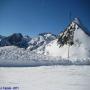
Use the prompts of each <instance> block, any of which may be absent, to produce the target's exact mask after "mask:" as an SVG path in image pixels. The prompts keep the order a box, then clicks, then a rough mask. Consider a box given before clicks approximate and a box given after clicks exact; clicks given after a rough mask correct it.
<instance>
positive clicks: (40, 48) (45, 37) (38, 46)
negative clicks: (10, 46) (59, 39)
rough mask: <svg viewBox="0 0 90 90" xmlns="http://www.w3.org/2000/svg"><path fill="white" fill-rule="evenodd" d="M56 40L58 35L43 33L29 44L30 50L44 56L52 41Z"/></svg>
mask: <svg viewBox="0 0 90 90" xmlns="http://www.w3.org/2000/svg"><path fill="white" fill-rule="evenodd" d="M54 39H56V35H54V34H51V33H41V34H39V35H38V36H37V37H34V38H32V39H31V40H30V41H29V42H28V45H29V46H28V48H27V49H28V50H30V51H33V50H34V51H36V52H37V53H40V54H43V53H44V50H45V46H46V45H47V44H48V43H50V42H51V41H52V40H54Z"/></svg>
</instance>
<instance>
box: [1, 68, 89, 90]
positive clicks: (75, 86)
mask: <svg viewBox="0 0 90 90" xmlns="http://www.w3.org/2000/svg"><path fill="white" fill-rule="evenodd" d="M0 87H18V88H19V89H14V90H90V66H41V67H12V68H11V67H0ZM12 90H13V89H12Z"/></svg>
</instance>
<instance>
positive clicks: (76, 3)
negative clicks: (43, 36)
mask: <svg viewBox="0 0 90 90" xmlns="http://www.w3.org/2000/svg"><path fill="white" fill-rule="evenodd" d="M89 9H90V0H0V35H10V34H12V33H22V34H25V35H32V36H33V35H37V34H39V33H42V32H51V33H54V34H58V33H59V32H60V31H63V30H64V28H65V27H66V26H67V25H68V24H69V12H71V13H72V18H75V17H79V18H80V20H81V21H82V23H83V24H84V26H86V28H87V29H88V30H90V10H89Z"/></svg>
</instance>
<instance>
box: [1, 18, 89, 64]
mask: <svg viewBox="0 0 90 90" xmlns="http://www.w3.org/2000/svg"><path fill="white" fill-rule="evenodd" d="M61 58H62V59H71V60H73V59H74V60H76V59H77V60H78V59H82V60H84V59H86V58H87V62H88V63H90V61H89V58H90V32H89V31H88V30H87V29H86V28H85V27H84V26H83V25H82V23H81V21H80V19H78V18H75V19H74V20H73V21H71V23H70V24H69V25H68V26H67V27H66V28H65V30H64V31H63V32H60V33H59V34H58V35H54V34H52V33H46V32H45V33H40V34H39V35H37V36H36V37H33V38H32V37H30V36H24V35H22V34H21V33H14V34H12V35H10V36H1V35H0V62H1V64H0V65H7V64H8V65H13V64H12V60H14V61H15V60H16V61H15V63H16V64H17V65H18V64H19V65H20V64H22V65H25V64H28V62H27V60H30V63H29V65H30V64H31V65H32V63H33V64H34V65H35V62H37V65H39V64H41V63H43V64H61V61H60V62H58V61H59V60H61ZM6 59H7V62H6ZM33 60H34V61H33ZM37 60H41V61H37ZM43 60H44V61H43ZM47 60H48V62H47ZM55 60H56V61H57V62H56V61H55ZM20 61H21V62H22V63H19V62H20ZM50 61H51V62H52V63H51V62H50ZM4 62H6V63H4ZM40 62H41V63H40ZM87 62H86V64H88V63H87ZM15 63H14V64H15ZM65 63H69V64H70V63H71V62H70V61H68V60H64V64H65Z"/></svg>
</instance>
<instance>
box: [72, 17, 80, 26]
mask: <svg viewBox="0 0 90 90" xmlns="http://www.w3.org/2000/svg"><path fill="white" fill-rule="evenodd" d="M72 22H74V23H76V24H78V25H80V24H81V21H80V19H79V18H74V20H73V21H72Z"/></svg>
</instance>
